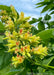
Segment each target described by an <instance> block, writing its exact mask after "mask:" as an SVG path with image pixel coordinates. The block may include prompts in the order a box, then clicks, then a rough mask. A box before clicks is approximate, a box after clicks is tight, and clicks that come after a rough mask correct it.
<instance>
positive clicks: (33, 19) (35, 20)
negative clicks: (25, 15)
mask: <svg viewBox="0 0 54 75" xmlns="http://www.w3.org/2000/svg"><path fill="white" fill-rule="evenodd" d="M36 22H37V19H35V18H32V20H31V21H29V23H30V24H33V23H36Z"/></svg>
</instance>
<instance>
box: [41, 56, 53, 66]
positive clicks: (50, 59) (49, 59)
mask: <svg viewBox="0 0 54 75" xmlns="http://www.w3.org/2000/svg"><path fill="white" fill-rule="evenodd" d="M53 59H54V56H52V57H50V58H46V59H44V60H43V62H42V64H45V65H49V64H50V63H51V61H52V60H53Z"/></svg>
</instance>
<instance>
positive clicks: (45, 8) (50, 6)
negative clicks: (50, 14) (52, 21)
mask: <svg viewBox="0 0 54 75" xmlns="http://www.w3.org/2000/svg"><path fill="white" fill-rule="evenodd" d="M53 6H54V4H52V3H51V4H48V5H46V6H45V7H44V8H43V10H42V12H41V13H44V12H46V11H47V10H49V9H50V8H52V7H53Z"/></svg>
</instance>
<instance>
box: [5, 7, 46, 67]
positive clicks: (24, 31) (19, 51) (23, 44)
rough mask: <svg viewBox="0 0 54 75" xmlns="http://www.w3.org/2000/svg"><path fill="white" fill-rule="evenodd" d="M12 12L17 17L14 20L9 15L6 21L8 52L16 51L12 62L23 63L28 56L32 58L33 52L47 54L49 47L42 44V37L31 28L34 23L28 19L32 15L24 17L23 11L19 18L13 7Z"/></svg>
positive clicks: (15, 63) (14, 63)
mask: <svg viewBox="0 0 54 75" xmlns="http://www.w3.org/2000/svg"><path fill="white" fill-rule="evenodd" d="M11 9H12V11H14V12H12V13H13V14H14V13H15V14H14V15H15V17H14V20H15V21H13V20H12V18H11V17H8V19H7V20H6V23H5V27H6V31H5V36H6V37H5V38H4V39H7V42H8V44H7V45H6V46H8V49H9V50H8V52H10V53H14V55H13V57H12V64H13V65H14V66H17V65H18V64H20V63H23V61H24V59H26V57H27V56H28V57H29V58H31V59H32V53H33V54H37V55H42V56H46V55H47V48H46V47H43V46H42V45H39V44H40V37H39V36H36V35H32V33H31V28H32V25H30V24H29V22H28V20H29V18H30V17H24V13H23V12H21V14H20V15H19V18H18V19H17V17H16V16H17V13H16V12H15V10H14V9H13V7H11Z"/></svg>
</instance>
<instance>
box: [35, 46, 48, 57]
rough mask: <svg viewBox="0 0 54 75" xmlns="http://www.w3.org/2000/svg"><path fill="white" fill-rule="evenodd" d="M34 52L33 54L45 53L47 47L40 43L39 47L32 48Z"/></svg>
mask: <svg viewBox="0 0 54 75" xmlns="http://www.w3.org/2000/svg"><path fill="white" fill-rule="evenodd" d="M34 53H35V54H42V55H44V56H45V55H47V48H46V47H42V45H39V47H37V48H35V49H34Z"/></svg>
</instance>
